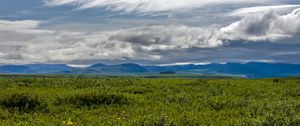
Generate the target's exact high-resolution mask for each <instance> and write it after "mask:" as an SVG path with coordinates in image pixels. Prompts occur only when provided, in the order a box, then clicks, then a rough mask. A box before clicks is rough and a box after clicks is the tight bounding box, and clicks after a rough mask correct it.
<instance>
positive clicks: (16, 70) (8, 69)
mask: <svg viewBox="0 0 300 126" xmlns="http://www.w3.org/2000/svg"><path fill="white" fill-rule="evenodd" d="M0 73H2V74H25V73H26V74H33V73H35V71H34V70H32V69H30V68H28V67H26V66H18V65H5V66H0Z"/></svg>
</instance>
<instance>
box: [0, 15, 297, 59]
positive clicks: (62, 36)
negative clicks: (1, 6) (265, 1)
mask: <svg viewBox="0 0 300 126" xmlns="http://www.w3.org/2000/svg"><path fill="white" fill-rule="evenodd" d="M40 24H41V23H40V22H39V21H28V20H27V21H4V20H1V21H0V37H1V40H0V62H1V63H68V64H74V63H75V62H89V61H99V60H111V61H112V60H119V61H122V60H123V61H127V60H144V61H166V62H167V61H175V60H176V58H178V59H184V58H185V61H184V62H189V60H192V61H194V62H196V60H195V58H196V57H198V58H199V57H200V58H203V59H205V58H206V59H209V60H206V61H205V62H210V60H212V59H210V57H209V56H206V54H209V53H208V52H211V53H212V52H214V51H216V50H218V49H219V48H224V47H230V46H231V44H232V42H233V41H249V42H252V41H257V42H277V43H280V42H284V41H285V40H286V39H290V38H297V37H299V33H300V9H295V10H294V11H293V12H291V13H288V14H285V15H279V14H277V13H275V12H272V11H271V12H267V13H262V14H258V15H255V16H254V15H251V16H247V17H244V18H243V19H241V20H239V21H236V22H234V23H232V24H231V25H228V26H225V27H221V26H211V27H189V26H185V25H175V24H173V25H151V26H150V25H148V26H141V27H134V28H127V29H120V30H111V31H102V32H89V33H85V32H72V31H61V30H43V29H40ZM285 43H289V42H288V41H287V42H285ZM240 44H243V43H240ZM199 51H202V52H199ZM237 51H239V52H242V51H244V50H237ZM253 51H254V50H252V51H250V52H249V54H250V53H251V54H253V53H255V51H254V52H253ZM219 52H223V53H224V54H222V53H220V54H218V55H220V56H224V57H225V56H226V55H230V56H232V57H231V58H234V56H239V55H237V54H239V53H233V54H231V53H232V52H227V51H226V50H220V51H219ZM189 55H191V56H189ZM210 55H211V54H210ZM214 57H216V56H214ZM219 58H220V59H222V57H219ZM252 58H253V57H252ZM188 59H189V60H188ZM261 59H263V57H262V58H261ZM176 62H183V61H176Z"/></svg>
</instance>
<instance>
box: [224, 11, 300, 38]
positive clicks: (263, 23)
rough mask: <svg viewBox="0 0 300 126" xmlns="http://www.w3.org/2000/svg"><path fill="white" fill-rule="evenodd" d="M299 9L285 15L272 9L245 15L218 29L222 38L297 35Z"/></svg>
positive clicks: (287, 36)
mask: <svg viewBox="0 0 300 126" xmlns="http://www.w3.org/2000/svg"><path fill="white" fill-rule="evenodd" d="M299 33H300V9H295V10H294V11H293V12H291V13H288V14H286V15H278V14H276V13H275V12H273V11H270V12H267V13H263V14H256V15H251V16H248V17H245V18H244V19H242V20H241V21H238V22H235V23H233V24H231V25H229V26H227V27H224V28H222V29H220V34H221V36H222V38H223V39H227V40H248V41H277V40H281V39H287V38H292V37H299V36H297V35H299Z"/></svg>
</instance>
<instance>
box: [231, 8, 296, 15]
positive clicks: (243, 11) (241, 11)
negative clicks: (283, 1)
mask: <svg viewBox="0 0 300 126" xmlns="http://www.w3.org/2000/svg"><path fill="white" fill-rule="evenodd" d="M299 7H300V5H274V6H256V7H248V8H240V9H237V10H234V11H232V12H230V13H229V15H231V16H249V15H250V14H258V13H265V12H269V11H273V12H280V11H286V10H291V9H295V8H299Z"/></svg>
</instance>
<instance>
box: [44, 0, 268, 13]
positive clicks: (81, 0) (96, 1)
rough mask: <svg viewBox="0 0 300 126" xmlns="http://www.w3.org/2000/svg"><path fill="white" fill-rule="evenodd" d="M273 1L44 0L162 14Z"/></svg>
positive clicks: (61, 3) (56, 3)
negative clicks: (221, 5)
mask: <svg viewBox="0 0 300 126" xmlns="http://www.w3.org/2000/svg"><path fill="white" fill-rule="evenodd" d="M270 1H273V0H251V1H245V0H46V5H48V6H60V5H65V4H75V5H78V6H79V9H87V8H94V7H102V8H106V9H108V10H111V11H123V12H133V11H135V12H140V13H149V12H164V11H181V10H187V9H195V8H200V7H204V6H207V5H217V4H241V3H265V2H270Z"/></svg>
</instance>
